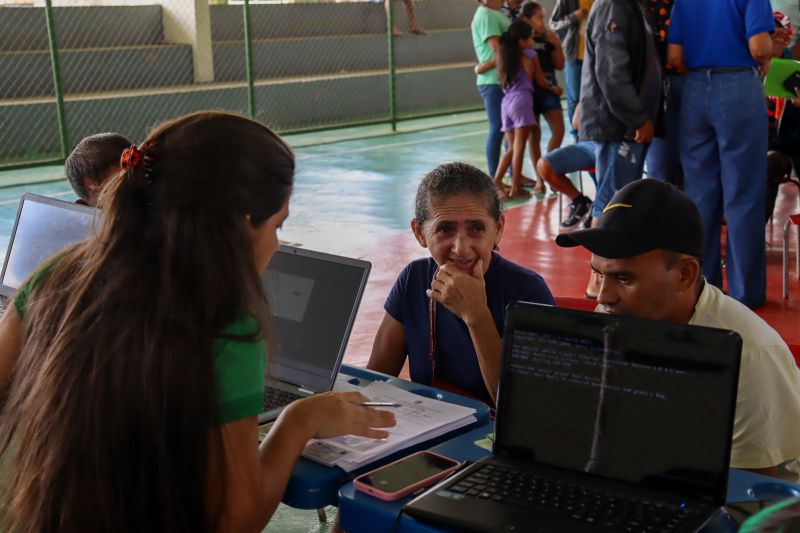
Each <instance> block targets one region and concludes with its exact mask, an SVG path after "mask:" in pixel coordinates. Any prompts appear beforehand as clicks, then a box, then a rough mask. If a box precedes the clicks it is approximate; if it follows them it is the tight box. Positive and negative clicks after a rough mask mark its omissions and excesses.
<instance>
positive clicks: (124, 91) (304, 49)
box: [0, 0, 482, 168]
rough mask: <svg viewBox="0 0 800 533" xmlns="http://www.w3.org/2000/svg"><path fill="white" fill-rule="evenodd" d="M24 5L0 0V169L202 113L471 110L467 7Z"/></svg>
mask: <svg viewBox="0 0 800 533" xmlns="http://www.w3.org/2000/svg"><path fill="white" fill-rule="evenodd" d="M21 1H23V0H5V1H4V0H0V73H2V74H0V168H4V167H12V166H30V165H35V164H41V163H52V162H57V161H61V160H63V158H64V157H65V156H66V155H67V154H68V153H69V152H70V151H71V150H72V148H73V147H74V145H75V144H77V142H78V141H80V139H82V138H83V137H85V136H87V135H91V134H94V133H99V132H105V131H116V132H119V133H122V134H123V135H126V136H128V137H129V138H130V139H131V140H133V141H135V142H136V141H140V140H142V139H143V138H144V136H145V135H146V132H147V131H148V130H149V129H150V128H151V127H152V126H153V125H155V124H156V123H158V122H160V121H162V120H165V119H169V118H172V117H175V116H179V115H182V114H185V113H188V112H192V111H196V110H200V109H224V110H230V111H236V112H240V113H247V114H250V115H252V116H255V117H257V118H259V119H261V120H263V121H265V122H266V123H268V124H270V125H271V126H273V127H274V128H275V129H276V130H278V131H280V132H282V133H290V132H299V131H312V130H319V129H328V128H337V127H342V126H355V125H362V124H376V123H386V124H392V125H395V124H396V123H397V121H399V120H404V119H409V118H416V117H422V116H432V115H441V114H449V113H456V112H460V111H474V110H477V109H481V108H482V103H481V100H480V97H479V96H478V93H477V91H476V90H475V86H474V83H475V82H474V76H473V74H472V65H473V63H474V56H473V52H472V45H471V41H470V33H469V22H470V20H471V18H472V15H473V13H474V10H475V8H476V4H475V2H474V0H415V1H413V2H406V1H404V0H394V1H392V2H391V3H390V4H389V9H388V10H385V8H384V1H383V0H370V1H363V0H349V1H348V0H311V1H307V0H306V1H299V0H297V1H291V0H282V1H271V0H262V1H258V0H241V1H237V0H229V1H227V2H225V1H224V0H223V1H220V0H212V1H210V2H209V0H150V1H151V2H152V3H150V4H146V3H144V2H142V0H128V1H127V2H126V1H125V0H75V1H70V2H63V1H59V0H55V2H54V1H53V0H28V1H29V2H30V3H32V5H20V2H21ZM234 2H235V3H234ZM82 4H87V5H82ZM109 4H114V5H109ZM409 8H413V11H412V12H409ZM409 15H412V16H416V24H412V22H413V20H410V19H409ZM393 27H394V31H392V28H393ZM412 30H414V31H412ZM395 33H402V35H395Z"/></svg>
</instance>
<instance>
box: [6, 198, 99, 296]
mask: <svg viewBox="0 0 800 533" xmlns="http://www.w3.org/2000/svg"><path fill="white" fill-rule="evenodd" d="M93 219H94V209H92V208H91V207H87V206H82V205H77V204H72V203H69V202H64V201H61V200H55V199H53V198H45V197H43V196H38V195H35V194H30V193H26V194H25V195H24V196H23V197H22V200H21V201H20V207H19V210H18V211H17V220H16V222H15V225H14V231H13V233H12V234H11V240H10V241H9V246H8V251H7V252H6V259H5V263H4V265H3V273H2V280H0V281H1V282H2V293H3V294H4V295H5V296H10V295H11V294H13V293H14V291H16V290H17V289H18V288H19V287H20V285H22V284H23V283H24V282H25V280H26V279H28V276H30V275H31V274H33V272H34V271H35V270H36V268H37V267H38V266H39V265H41V264H42V262H43V261H44V260H46V259H47V258H49V257H51V256H52V255H54V254H56V253H57V252H59V251H61V250H63V249H64V248H67V247H68V246H70V245H72V244H75V243H77V242H80V241H82V240H84V239H86V238H87V237H88V236H89V234H90V233H91V231H92V222H93Z"/></svg>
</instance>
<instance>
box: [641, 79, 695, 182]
mask: <svg viewBox="0 0 800 533" xmlns="http://www.w3.org/2000/svg"><path fill="white" fill-rule="evenodd" d="M685 81H686V77H685V76H678V75H677V74H670V76H669V78H668V85H667V108H666V112H665V115H664V123H665V124H664V126H665V130H666V131H665V132H664V133H665V135H664V137H660V138H659V137H656V138H654V139H653V142H652V143H651V144H650V148H649V149H648V150H647V177H648V178H651V179H657V180H661V181H666V182H667V183H671V184H673V185H674V186H676V187H677V188H679V189H683V167H682V166H681V158H680V151H679V149H678V132H679V130H680V125H681V122H680V120H681V99H682V96H683V86H684V84H685Z"/></svg>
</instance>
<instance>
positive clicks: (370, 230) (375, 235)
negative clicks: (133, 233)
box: [0, 113, 530, 253]
mask: <svg viewBox="0 0 800 533" xmlns="http://www.w3.org/2000/svg"><path fill="white" fill-rule="evenodd" d="M447 124H450V125H447ZM437 126H439V127H437ZM486 131H487V129H486V124H485V123H484V121H483V114H482V113H467V114H462V115H453V116H448V117H440V118H436V119H426V120H415V121H409V122H404V123H401V124H400V126H399V128H398V133H392V132H391V130H390V128H389V126H385V125H381V126H365V127H360V128H348V129H344V130H333V131H329V132H318V133H309V134H301V135H292V136H287V140H288V141H289V143H290V144H291V145H292V147H293V148H294V149H295V151H296V156H297V175H296V182H295V188H294V193H293V197H292V201H291V215H290V218H289V220H288V221H287V223H286V224H285V225H284V230H283V233H282V234H281V239H282V240H285V241H290V242H297V243H302V245H303V246H306V247H308V248H314V249H324V250H326V251H329V252H331V253H347V252H348V251H350V252H352V251H353V250H356V249H362V248H363V246H364V244H365V243H368V242H375V241H377V240H379V239H380V238H381V237H384V236H386V235H390V234H396V233H399V232H402V231H404V230H406V229H407V228H408V223H409V220H410V219H411V215H412V205H413V196H414V193H415V190H416V186H417V184H418V182H419V180H420V179H421V177H422V176H423V175H424V174H425V173H426V172H428V171H429V170H431V169H432V168H433V167H435V166H436V165H437V164H439V163H442V162H445V161H454V160H461V161H465V162H468V163H472V164H475V165H478V166H484V165H485V163H484V155H483V154H484V148H483V147H484V142H485V139H486ZM347 139H350V140H347ZM528 167H529V168H528V172H530V163H528ZM63 178H64V174H63V170H62V168H61V167H60V166H48V167H36V168H28V169H24V170H11V171H6V172H0V250H3V253H4V251H5V248H6V246H7V243H8V238H9V235H10V232H11V229H12V225H13V221H14V217H15V214H16V209H17V204H18V200H19V197H20V196H21V195H22V193H24V192H34V193H37V194H42V195H45V196H52V197H56V198H63V199H65V200H74V199H75V196H74V195H73V194H72V192H71V190H70V187H69V184H68V182H67V181H66V180H65V179H63ZM53 180H58V181H53ZM33 182H44V183H37V184H33Z"/></svg>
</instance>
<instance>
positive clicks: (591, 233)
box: [556, 179, 800, 482]
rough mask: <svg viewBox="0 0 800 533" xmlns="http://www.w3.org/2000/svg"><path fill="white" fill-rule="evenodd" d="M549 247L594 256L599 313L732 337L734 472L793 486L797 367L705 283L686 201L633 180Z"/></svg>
mask: <svg viewBox="0 0 800 533" xmlns="http://www.w3.org/2000/svg"><path fill="white" fill-rule="evenodd" d="M556 243H557V244H558V245H559V246H563V247H571V246H583V247H584V248H586V249H588V250H589V251H590V252H592V269H593V270H594V271H595V272H596V273H597V274H598V275H599V276H600V280H601V284H600V293H599V294H598V298H597V301H598V304H599V305H598V308H597V310H598V311H601V312H606V313H611V314H618V315H627V316H635V317H639V318H648V319H654V320H665V321H669V322H677V323H681V324H692V325H698V326H709V327H715V328H722V329H729V330H733V331H736V332H737V333H739V335H741V336H742V339H743V341H744V342H743V347H742V361H741V369H740V372H739V392H738V398H737V402H736V419H735V422H734V429H733V450H732V453H731V466H732V467H736V468H744V469H747V470H752V471H755V472H759V473H762V474H766V475H772V476H777V477H781V478H784V479H787V480H791V481H794V482H797V481H800V463H798V457H800V424H798V422H797V421H798V420H800V369H798V368H797V365H796V364H795V362H794V359H793V358H792V355H791V352H790V351H789V348H788V346H786V343H785V342H784V341H783V340H782V339H781V338H780V336H779V335H778V333H777V332H776V331H775V330H774V329H772V328H771V327H770V326H769V325H768V324H767V323H766V322H764V320H762V319H761V318H760V317H759V316H758V315H756V314H755V313H753V312H752V311H751V310H750V309H749V308H747V307H746V306H745V305H743V304H741V303H740V302H738V301H736V300H734V299H733V298H730V297H728V296H726V295H725V294H723V293H722V291H720V290H719V289H718V288H716V287H714V286H713V285H711V284H710V283H706V281H705V279H704V278H703V276H702V267H701V256H702V252H703V249H704V247H703V223H702V220H701V218H700V212H699V211H698V209H697V207H696V206H695V204H694V203H693V202H692V201H691V200H690V199H689V197H688V196H686V195H685V194H683V193H682V192H680V191H679V190H677V189H675V188H674V187H672V186H671V185H669V184H667V183H665V182H662V181H659V180H650V179H646V180H639V181H636V182H633V183H631V184H629V185H627V186H625V187H623V188H622V189H620V190H619V192H617V194H615V195H614V197H613V198H612V199H611V202H609V204H608V205H607V206H606V208H605V209H604V210H603V213H602V214H601V215H600V217H599V218H598V219H597V226H596V227H595V228H592V229H588V230H581V231H575V232H572V233H564V234H561V235H559V236H558V237H557V238H556Z"/></svg>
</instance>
